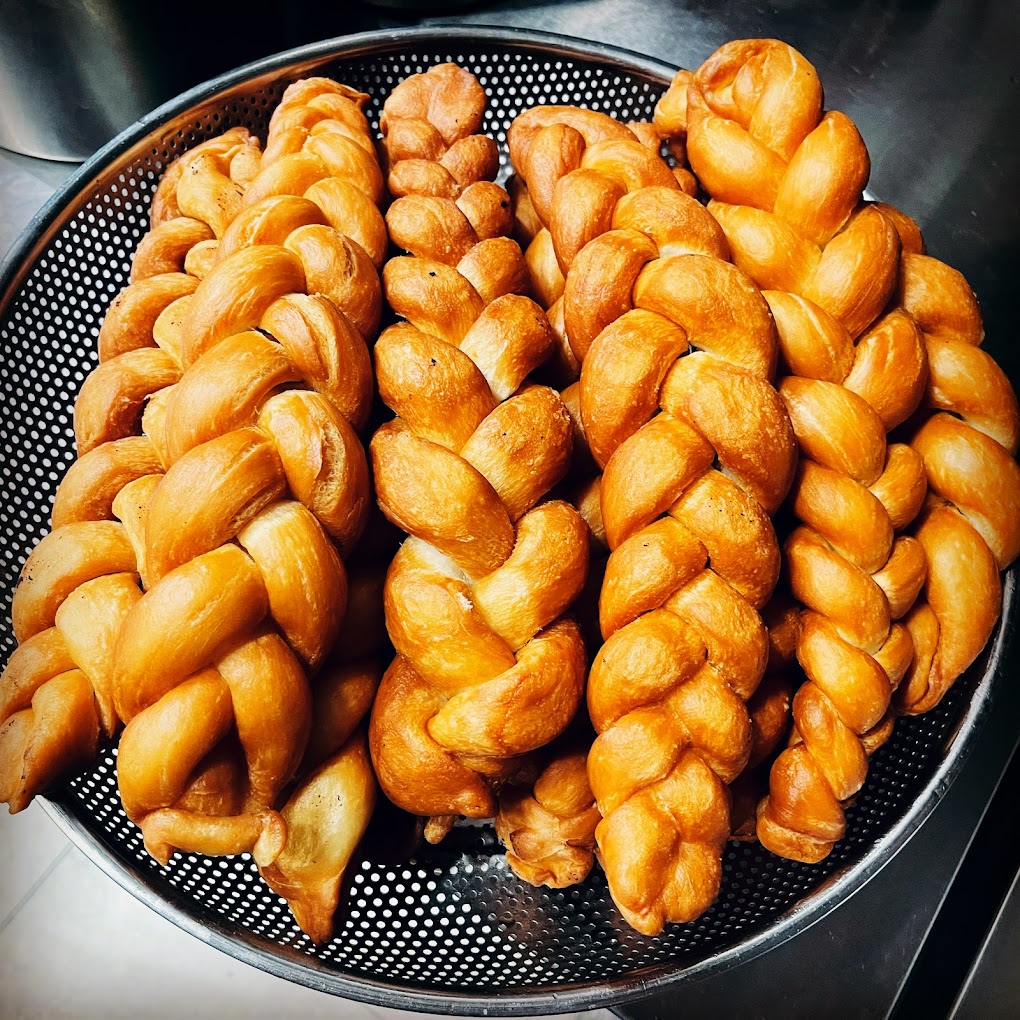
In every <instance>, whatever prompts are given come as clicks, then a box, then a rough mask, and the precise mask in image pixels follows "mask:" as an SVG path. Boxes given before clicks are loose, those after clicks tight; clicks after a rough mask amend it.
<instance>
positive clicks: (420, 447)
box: [0, 40, 1020, 941]
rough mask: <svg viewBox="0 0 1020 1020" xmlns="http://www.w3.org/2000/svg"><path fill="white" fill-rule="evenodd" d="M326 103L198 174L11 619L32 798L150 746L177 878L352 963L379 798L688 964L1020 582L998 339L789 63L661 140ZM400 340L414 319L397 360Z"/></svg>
mask: <svg viewBox="0 0 1020 1020" xmlns="http://www.w3.org/2000/svg"><path fill="white" fill-rule="evenodd" d="M367 98H368V97H367V96H366V95H364V94H362V93H360V92H357V91H355V90H353V89H350V88H348V87H346V86H344V85H342V84H339V83H336V82H333V81H330V80H328V79H325V78H308V79H303V80H301V81H297V82H295V83H293V84H292V85H290V86H289V87H288V89H287V90H286V92H285V93H284V95H283V98H282V100H281V102H280V104H279V106H278V107H277V108H276V110H275V111H274V113H273V117H272V120H271V122H270V125H269V129H268V133H267V135H266V137H265V139H264V140H262V139H259V138H256V137H255V136H254V135H252V134H250V133H249V132H248V131H247V130H245V129H244V128H232V129H231V130H229V131H227V132H226V133H225V134H223V135H221V136H218V137H216V138H212V139H210V140H208V141H206V142H203V143H202V144H200V145H198V146H196V147H195V148H193V149H192V150H190V151H189V152H187V153H186V154H185V155H184V156H182V157H181V158H180V159H179V160H177V161H176V162H175V163H173V164H171V166H170V167H169V168H168V169H167V171H166V173H165V174H164V176H163V178H162V180H161V181H160V183H159V186H158V188H157V190H156V193H155V196H154V199H153V202H152V209H151V229H150V230H149V232H148V233H147V234H146V235H145V237H143V238H142V240H141V241H140V243H139V245H138V248H137V251H136V253H135V256H134V260H133V263H132V267H131V277H130V282H129V284H128V286H127V287H126V288H125V289H124V290H123V291H122V292H121V293H120V294H119V295H118V297H117V298H116V300H115V301H114V302H113V304H112V305H111V307H110V309H109V312H108V314H107V316H106V318H105V320H104V322H103V324H102V328H101V331H100V334H99V340H98V345H99V350H98V354H99V365H98V367H97V368H96V369H95V370H94V371H93V372H92V373H91V375H90V376H89V377H88V378H87V379H86V381H85V383H84V385H83V386H82V389H81V392H80V394H79V396H78V399H77V402H76V404H75V435H76V440H77V449H78V459H77V460H76V461H75V463H74V464H73V465H72V467H71V469H70V470H69V471H68V473H67V475H66V476H65V478H64V480H63V481H62V483H61V484H60V486H59V489H58V491H57V494H56V497H55V500H54V505H53V515H52V525H53V530H52V532H51V533H50V534H49V535H48V536H47V537H46V538H44V539H43V541H42V542H40V543H39V545H38V546H37V547H36V549H35V550H34V551H33V552H32V554H31V555H30V556H29V558H28V560H27V561H26V563H25V566H24V569H23V571H22V576H21V580H20V582H19V585H18V587H17V589H16V592H15V597H14V601H13V606H12V617H13V628H14V633H15V636H16V638H17V640H18V642H19V646H18V648H17V649H16V651H15V652H14V653H13V654H12V656H11V657H10V660H9V661H8V663H7V665H6V667H5V669H4V671H3V676H2V681H0V727H2V728H0V799H2V800H4V801H6V802H7V803H8V804H9V806H10V810H11V811H12V812H14V811H18V810H21V809H22V808H24V807H25V806H26V805H27V804H28V803H29V802H30V801H31V799H32V798H33V797H34V796H35V795H37V794H40V793H45V792H46V791H47V789H49V788H51V787H52V786H53V785H54V784H56V783H59V782H61V781H63V780H64V779H66V778H68V777H69V776H71V775H73V774H74V773H75V772H76V771H79V770H81V769H82V768H86V767H88V766H89V765H90V764H91V763H92V762H93V760H94V759H95V757H96V755H97V754H98V751H99V748H100V746H101V744H102V743H103V742H106V741H113V740H115V741H118V742H119V750H118V759H117V771H118V783H119V789H120V795H121V799H122V802H123V805H124V810H125V812H126V814H127V816H128V818H130V819H131V820H132V821H133V822H135V823H136V824H137V825H138V826H139V827H140V829H141V832H142V835H143V837H144V841H145V846H146V848H147V849H148V851H149V852H150V853H151V854H152V855H153V856H154V857H155V858H156V859H157V860H158V861H159V862H160V863H162V864H164V865H167V864H168V863H169V861H170V859H171V857H172V855H173V854H174V853H175V852H176V851H184V852H194V853H200V854H205V855H211V854H236V853H242V852H243V853H250V854H251V856H252V858H253V859H254V861H255V863H256V864H257V866H258V867H259V870H260V871H261V873H262V876H263V878H264V879H265V881H266V882H267V883H268V884H269V885H270V887H271V888H273V889H274V890H275V891H276V892H278V893H279V894H280V895H281V896H283V897H284V898H285V899H286V900H287V901H288V903H289V904H290V907H291V910H292V912H293V914H294V917H295V918H296V920H297V922H298V924H299V925H300V926H301V927H302V928H303V929H304V930H305V931H306V932H307V933H308V935H309V936H310V937H311V938H312V939H313V940H315V941H325V940H327V939H329V938H330V936H331V932H332V929H333V925H334V920H335V916H336V914H337V910H338V904H339V902H340V899H341V889H342V883H343V877H344V874H345V871H346V870H347V868H348V865H349V863H350V861H351V859H352V858H353V857H354V855H355V853H356V852H357V849H358V846H359V843H360V842H361V840H362V837H363V835H364V833H365V831H366V829H367V828H368V825H369V822H370V820H371V818H372V815H373V811H374V809H375V807H376V804H377V800H379V799H380V798H381V797H385V798H387V799H388V800H389V801H391V802H392V803H393V804H394V805H396V806H397V807H398V808H400V809H401V810H403V811H404V812H407V813H408V814H410V815H412V816H414V817H416V818H417V819H419V820H420V831H421V833H422V835H423V837H424V838H425V839H426V840H428V841H430V842H433V843H436V842H439V841H441V840H442V839H444V837H445V836H446V835H447V833H448V832H449V830H450V829H451V827H452V826H453V825H454V824H455V823H456V822H457V820H458V819H459V818H462V817H466V818H469V819H493V820H494V824H495V827H496V831H497V833H498V834H499V836H500V838H501V839H502V841H503V843H504V845H505V846H506V849H507V859H508V863H509V865H510V867H511V868H512V869H513V870H514V871H515V872H516V873H517V874H518V875H519V876H520V877H522V878H523V879H524V880H526V881H528V882H531V883H533V884H535V885H549V886H554V887H561V886H564V885H570V884H574V883H577V882H580V881H583V880H584V879H585V877H586V876H587V875H588V873H589V872H590V870H591V868H592V867H593V866H594V863H595V862H596V861H597V862H598V863H599V865H600V866H601V867H602V868H603V869H604V870H605V873H606V876H607V879H608V883H609V888H610V892H611V894H612V896H613V899H614V901H615V902H616V904H617V906H618V907H619V909H620V912H621V914H622V916H623V917H624V918H625V919H626V921H627V922H629V923H630V924H631V925H632V926H633V927H634V928H635V929H637V930H638V931H640V932H642V933H645V934H650V935H653V934H656V933H658V932H659V931H661V930H662V929H663V927H664V926H665V925H666V924H668V923H671V922H686V921H690V920H693V919H694V918H696V917H698V916H699V915H701V914H702V913H703V912H704V911H705V910H707V909H708V908H709V906H711V904H712V903H713V901H714V900H715V898H716V897H717V895H718V893H719V889H720V884H721V880H722V855H723V852H724V847H725V844H726V842H727V840H729V839H758V840H760V841H761V843H762V844H763V845H764V846H765V847H766V848H768V849H769V850H771V851H772V852H774V853H776V854H780V855H782V856H785V857H789V858H792V859H795V860H800V861H807V862H817V861H819V860H821V859H822V858H823V857H825V855H826V854H828V853H829V851H830V850H831V848H832V846H833V845H834V843H835V842H836V841H837V840H839V839H840V838H841V837H842V835H843V834H844V831H845V828H846V820H845V815H844V810H845V807H846V805H847V803H848V802H849V801H850V800H851V799H852V798H853V797H854V795H855V794H856V793H857V792H858V790H859V789H860V788H861V786H862V784H863V783H864V781H865V778H866V774H867V768H868V758H869V755H870V754H871V753H872V752H873V751H874V750H875V749H876V748H878V747H879V746H881V744H882V743H884V742H885V741H886V740H887V739H888V738H889V735H890V733H891V731H892V728H893V726H894V723H895V720H896V718H897V717H898V716H900V715H905V714H916V713H919V712H924V711H927V710H928V709H930V708H932V707H933V706H934V705H936V704H937V703H938V702H939V700H940V699H941V697H942V696H943V695H944V694H945V692H946V691H947V690H948V689H949V687H950V686H951V685H952V683H953V682H954V681H955V680H956V679H957V678H958V677H959V676H960V674H961V673H963V671H964V670H965V669H966V668H967V667H968V666H969V665H970V664H971V662H973V661H974V659H975V658H976V657H977V655H978V654H979V652H980V651H981V650H982V648H983V647H984V646H985V644H986V643H987V641H988V639H989V637H990V636H991V633H992V630H993V628H994V625H995V623H996V621H997V619H998V616H999V613H1000V611H1001V602H1002V588H1001V580H1000V578H1001V572H1002V571H1003V570H1004V569H1005V568H1006V567H1007V566H1008V565H1009V564H1010V563H1011V562H1012V561H1013V560H1014V559H1015V558H1016V557H1017V555H1018V553H1020V468H1018V466H1017V463H1016V461H1015V459H1014V457H1015V453H1016V448H1017V441H1018V429H1020V415H1018V410H1017V400H1016V397H1015V395H1014V393H1013V390H1012V388H1011V386H1010V383H1009V381H1008V379H1007V378H1006V376H1005V375H1004V373H1003V372H1002V370H1001V369H1000V368H999V367H998V366H997V365H996V364H995V362H994V361H993V360H992V359H991V358H990V357H989V356H988V355H986V354H985V353H984V352H983V351H982V350H981V347H980V343H981V340H982V338H983V330H982V325H981V316H980V312H979V310H978V306H977V302H976V299H975V297H974V295H973V293H972V292H971V290H970V288H969V287H968V286H967V283H966V281H965V280H964V279H963V277H962V276H961V275H960V274H959V273H957V272H956V271H955V270H953V269H951V268H950V267H949V266H947V265H945V264H944V263H942V262H939V261H937V260H936V259H934V258H932V257H930V256H928V255H926V254H925V252H924V244H923V241H922V239H921V235H920V232H919V230H918V228H917V226H916V224H914V223H913V221H912V220H910V219H909V217H907V216H906V215H905V214H904V213H902V212H900V211H898V210H895V209H893V208H891V207H889V206H886V205H883V204H881V203H875V202H871V201H868V200H866V199H865V198H864V189H865V186H866V184H867V181H868V173H869V159H868V152H867V148H866V147H865V145H864V142H863V140H862V139H861V137H860V135H859V133H858V131H857V129H856V127H855V126H854V124H853V122H852V121H851V120H850V119H849V118H847V117H846V116H844V115H843V114H841V113H839V112H836V111H826V110H824V108H823V104H822V89H821V84H820V82H819V80H818V76H817V74H816V72H815V70H814V68H813V67H812V66H811V65H810V64H809V63H808V62H807V61H806V60H805V59H804V57H803V56H801V55H800V54H799V53H797V52H796V51H795V50H793V49H792V48H791V47H789V46H787V45H786V44H785V43H782V42H778V41H775V40H743V41H736V42H731V43H728V44H726V45H724V46H723V47H721V48H720V49H719V50H718V51H716V53H714V54H713V55H712V56H711V57H710V58H709V59H708V60H707V61H706V62H705V64H703V65H702V66H701V67H700V68H699V69H698V70H696V71H694V72H689V71H681V72H679V73H678V74H677V75H676V77H675V79H674V81H673V83H672V85H671V86H670V88H669V90H668V91H667V92H666V93H665V94H664V96H663V97H662V99H661V101H660V102H659V104H658V106H657V108H656V113H655V117H654V121H653V122H651V123H636V124H623V123H620V122H618V121H615V120H614V119H612V118H611V117H609V116H606V115H604V114H600V113H595V112H593V111H589V110H583V109H579V108H575V107H566V106H546V107H537V108H534V109H530V110H526V111H524V112H523V113H522V114H520V116H518V117H517V118H516V120H515V121H514V122H513V124H512V125H511V127H510V131H509V134H508V148H509V157H510V162H511V164H512V174H511V177H510V179H509V180H508V182H507V188H506V189H504V188H503V187H501V186H500V185H498V184H496V183H495V179H496V177H497V173H498V170H499V152H498V149H497V146H496V143H495V142H494V140H493V139H492V138H490V137H488V136H487V135H485V134H484V133H482V120H483V113H484V110H485V106H486V97H485V93H484V90H483V89H482V87H481V86H480V84H479V83H478V81H477V80H476V79H475V78H474V77H473V76H472V75H471V74H469V73H468V72H467V71H465V70H463V69H462V68H459V67H457V66H456V65H454V64H443V65H437V66H436V67H434V68H432V69H430V70H429V71H428V72H426V73H424V74H416V75H412V76H411V77H410V78H408V79H406V80H405V81H403V82H402V83H401V84H400V85H398V86H397V87H396V88H395V89H394V90H393V91H392V93H391V94H390V95H389V96H388V97H386V100H385V103H384V105H383V114H382V117H381V120H380V126H379V132H378V133H374V132H373V131H372V129H371V127H370V125H369V123H368V121H367V119H366V117H365V114H364V112H363V107H364V104H365V102H366V100H367ZM383 321H387V322H391V323H392V324H391V325H389V326H388V327H387V328H386V329H385V330H383V331H382V333H381V334H380V333H379V329H380V325H381V323H382V322H383Z"/></svg>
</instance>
